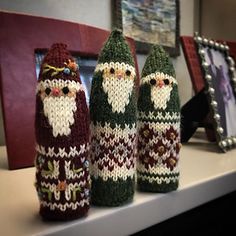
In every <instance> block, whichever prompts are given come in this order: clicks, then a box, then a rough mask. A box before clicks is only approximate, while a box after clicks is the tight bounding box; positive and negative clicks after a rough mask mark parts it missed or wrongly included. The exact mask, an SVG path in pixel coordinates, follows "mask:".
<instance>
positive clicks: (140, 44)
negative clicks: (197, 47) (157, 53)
mask: <svg viewBox="0 0 236 236" xmlns="http://www.w3.org/2000/svg"><path fill="white" fill-rule="evenodd" d="M114 21H115V26H116V27H118V28H121V29H122V30H123V32H124V35H126V36H128V37H131V38H133V39H134V40H135V43H136V50H137V52H138V53H141V54H147V53H148V52H149V51H150V48H151V45H152V44H160V45H162V46H163V47H164V49H165V50H166V51H167V52H168V53H169V55H170V56H171V57H177V56H179V55H180V48H179V41H180V40H179V37H180V26H179V24H180V23H179V21H180V2H179V0H169V1H165V0H148V1H147V0H137V1H136V0H115V19H114Z"/></svg>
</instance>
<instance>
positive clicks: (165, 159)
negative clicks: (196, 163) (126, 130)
mask: <svg viewBox="0 0 236 236" xmlns="http://www.w3.org/2000/svg"><path fill="white" fill-rule="evenodd" d="M177 87H178V86H177V81H176V79H175V72H174V68H173V65H172V63H171V61H170V60H169V57H168V55H167V54H166V52H165V51H164V49H163V48H162V47H161V46H157V45H156V46H153V48H152V50H151V52H150V54H149V56H148V58H147V60H146V62H145V65H144V68H143V71H142V78H141V86H140V91H139V97H138V164H137V183H138V188H139V189H140V190H142V191H150V192H168V191H172V190H175V189H177V188H178V183H179V181H178V180H179V169H178V160H179V150H180V102H179V95H178V88H177Z"/></svg>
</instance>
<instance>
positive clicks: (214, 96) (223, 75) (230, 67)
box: [194, 33, 236, 152]
mask: <svg viewBox="0 0 236 236" xmlns="http://www.w3.org/2000/svg"><path fill="white" fill-rule="evenodd" d="M194 41H195V43H196V47H197V53H198V56H199V59H200V64H201V68H202V72H203V77H204V81H205V90H206V91H207V94H208V100H209V106H210V110H211V114H212V119H213V123H214V128H215V135H216V140H217V144H218V146H219V147H220V149H221V150H222V151H223V152H226V151H227V150H229V149H230V148H232V147H234V146H235V145H236V122H235V117H236V72H235V61H234V59H233V57H231V56H230V54H229V46H228V45H227V44H225V43H221V42H217V41H215V40H212V39H207V38H205V37H201V36H199V35H198V34H197V33H196V34H195V36H194Z"/></svg>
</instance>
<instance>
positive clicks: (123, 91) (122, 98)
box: [90, 31, 136, 206]
mask: <svg viewBox="0 0 236 236" xmlns="http://www.w3.org/2000/svg"><path fill="white" fill-rule="evenodd" d="M98 62H99V63H98V64H97V66H96V69H95V73H94V77H93V82H92V89H91V96H90V117H91V136H92V137H91V156H90V158H91V160H90V161H91V166H90V171H91V178H92V190H91V193H92V196H91V199H92V203H93V204H95V205H104V206H119V205H121V204H124V203H125V202H127V201H130V200H132V198H133V194H134V184H135V167H136V159H135V147H136V100H135V86H134V85H135V78H136V75H135V68H134V63H133V61H132V59H131V53H130V52H129V48H128V45H127V44H126V43H125V41H124V38H123V36H122V34H121V32H119V31H113V32H112V33H111V35H110V37H109V39H108V41H107V42H106V44H105V46H104V48H103V51H102V52H101V54H100V57H99V60H98Z"/></svg>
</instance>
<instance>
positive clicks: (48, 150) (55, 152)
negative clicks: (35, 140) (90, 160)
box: [36, 143, 90, 160]
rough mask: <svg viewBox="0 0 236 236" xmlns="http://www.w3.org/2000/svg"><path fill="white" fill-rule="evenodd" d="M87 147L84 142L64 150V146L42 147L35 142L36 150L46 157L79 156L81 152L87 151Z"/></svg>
mask: <svg viewBox="0 0 236 236" xmlns="http://www.w3.org/2000/svg"><path fill="white" fill-rule="evenodd" d="M89 147H90V146H89V143H85V144H82V145H80V146H79V147H76V146H74V147H70V148H69V150H66V148H55V147H43V146H42V145H38V144H37V145H36V151H37V152H38V153H39V154H41V155H43V156H46V157H58V158H62V159H64V158H72V157H75V156H80V155H81V154H84V153H85V152H88V151H89ZM84 160H85V159H84Z"/></svg>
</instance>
